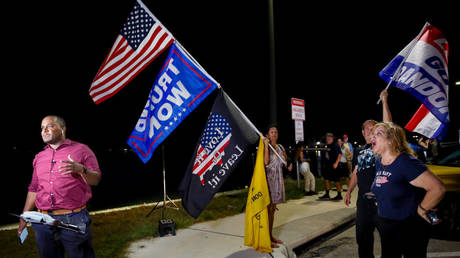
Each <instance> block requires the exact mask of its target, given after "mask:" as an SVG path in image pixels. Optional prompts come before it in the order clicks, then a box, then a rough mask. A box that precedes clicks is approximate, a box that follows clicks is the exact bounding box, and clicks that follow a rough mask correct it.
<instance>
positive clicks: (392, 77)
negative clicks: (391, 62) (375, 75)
mask: <svg viewBox="0 0 460 258" xmlns="http://www.w3.org/2000/svg"><path fill="white" fill-rule="evenodd" d="M428 25H430V24H429V23H428V22H425V25H424V26H423V28H422V30H421V31H420V32H419V33H418V35H417V37H416V39H417V40H415V41H413V42H412V43H413V44H412V46H411V47H410V50H409V53H407V55H405V56H404V59H403V60H402V62H401V63H400V64H399V66H398V68H397V69H396V72H395V73H394V74H393V76H391V79H390V81H389V82H388V84H387V86H386V87H385V90H388V88H389V87H390V85H391V83H392V82H393V81H394V80H395V79H396V77H398V76H399V72H401V67H402V66H403V64H404V63H405V62H406V59H407V57H408V56H409V55H410V54H411V53H412V50H413V49H414V47H415V44H417V42H418V41H419V40H420V37H422V34H423V31H425V28H426V27H427V26H428ZM380 101H382V99H381V98H380V97H379V100H378V101H377V105H378V104H380Z"/></svg>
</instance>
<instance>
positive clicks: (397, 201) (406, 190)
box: [371, 153, 427, 220]
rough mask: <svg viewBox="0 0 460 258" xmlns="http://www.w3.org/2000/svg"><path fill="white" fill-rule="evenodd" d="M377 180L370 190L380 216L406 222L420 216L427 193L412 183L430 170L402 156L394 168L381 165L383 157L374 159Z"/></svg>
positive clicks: (418, 162)
mask: <svg viewBox="0 0 460 258" xmlns="http://www.w3.org/2000/svg"><path fill="white" fill-rule="evenodd" d="M375 170H376V174H375V179H374V182H373V183H372V187H371V191H372V192H373V193H374V194H375V196H376V198H377V203H378V206H377V210H378V215H379V216H380V217H383V218H388V219H393V220H404V219H406V218H407V217H409V216H411V215H414V214H416V213H417V206H418V204H419V203H420V202H421V201H422V199H423V196H424V193H425V190H424V189H422V188H418V187H415V186H413V185H411V184H410V181H412V180H414V179H415V178H417V177H418V176H419V175H420V174H422V173H423V172H425V171H426V170H427V167H426V166H425V165H424V164H423V163H422V162H421V161H420V160H418V159H416V158H415V157H413V156H411V155H409V154H406V153H402V154H400V155H399V156H398V157H397V158H396V159H395V160H394V161H393V163H392V164H391V165H389V166H384V165H382V158H381V157H378V158H376V159H375Z"/></svg>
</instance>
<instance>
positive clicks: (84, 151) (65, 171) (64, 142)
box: [18, 116, 101, 257]
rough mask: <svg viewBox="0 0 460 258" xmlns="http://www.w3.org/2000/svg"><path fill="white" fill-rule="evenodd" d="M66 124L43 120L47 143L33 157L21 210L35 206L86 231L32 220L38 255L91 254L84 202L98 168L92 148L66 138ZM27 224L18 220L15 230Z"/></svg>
mask: <svg viewBox="0 0 460 258" xmlns="http://www.w3.org/2000/svg"><path fill="white" fill-rule="evenodd" d="M66 129H67V128H66V125H65V122H64V120H63V119H62V118H61V117H58V116H47V117H45V118H44V119H43V120H42V124H41V135H42V139H43V142H44V143H46V144H47V145H46V147H45V148H44V150H43V151H41V152H39V153H38V154H37V155H36V156H35V159H34V161H33V167H34V171H33V174H32V180H31V183H30V185H29V187H28V193H27V198H26V202H25V205H24V211H32V210H34V208H35V207H36V208H37V209H38V211H39V212H42V213H45V214H48V215H50V216H52V217H53V218H55V219H58V220H60V221H62V222H64V223H70V224H74V225H79V226H81V225H82V224H84V227H83V228H85V229H86V230H85V233H84V234H83V233H77V232H73V231H69V230H65V229H58V228H56V227H52V226H46V225H41V224H33V228H34V230H35V236H36V241H37V247H38V250H39V252H40V256H41V257H64V251H66V252H67V253H68V254H69V256H70V257H94V251H93V248H92V244H91V237H92V234H91V229H90V222H91V219H90V217H89V214H88V210H87V209H86V203H87V201H88V200H89V199H90V198H91V196H92V194H91V187H90V185H97V184H98V183H99V181H100V179H101V171H100V170H99V165H98V162H97V159H96V156H95V155H94V153H93V151H91V149H90V148H89V147H88V146H86V145H85V144H81V143H78V142H75V141H71V140H69V139H66V137H65V132H66ZM25 227H26V222H25V221H24V220H22V219H21V220H20V223H19V228H18V234H21V232H22V231H23V230H24V228H25Z"/></svg>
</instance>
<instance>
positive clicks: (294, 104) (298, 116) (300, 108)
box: [291, 98, 305, 121]
mask: <svg viewBox="0 0 460 258" xmlns="http://www.w3.org/2000/svg"><path fill="white" fill-rule="evenodd" d="M291 110H292V119H293V120H302V121H305V101H304V100H303V99H296V98H291Z"/></svg>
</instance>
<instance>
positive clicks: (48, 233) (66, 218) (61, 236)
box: [32, 209, 94, 258]
mask: <svg viewBox="0 0 460 258" xmlns="http://www.w3.org/2000/svg"><path fill="white" fill-rule="evenodd" d="M51 217H53V218H55V219H58V220H60V221H62V222H64V223H69V224H73V225H80V224H86V230H85V233H84V234H82V233H78V232H74V231H70V230H66V229H60V228H56V227H51V226H46V225H41V224H33V225H32V227H33V229H34V231H35V238H36V242H37V247H38V251H39V253H40V257H46V258H48V257H50V258H54V257H59V258H60V257H64V252H67V254H68V255H69V257H71V258H73V257H94V250H93V246H92V244H91V238H92V233H91V228H90V223H91V219H90V217H89V213H88V210H86V209H83V210H81V211H80V212H77V213H70V214H66V215H56V216H54V215H51Z"/></svg>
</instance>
